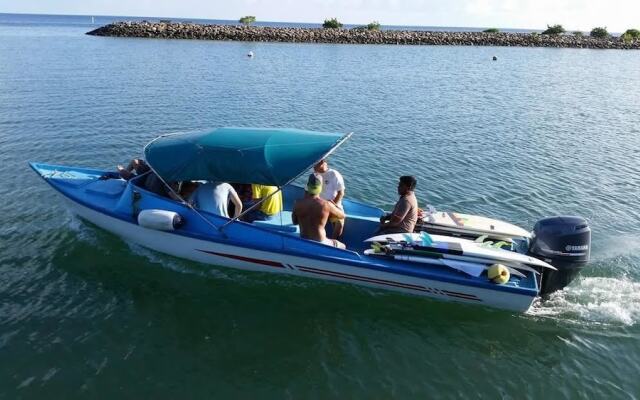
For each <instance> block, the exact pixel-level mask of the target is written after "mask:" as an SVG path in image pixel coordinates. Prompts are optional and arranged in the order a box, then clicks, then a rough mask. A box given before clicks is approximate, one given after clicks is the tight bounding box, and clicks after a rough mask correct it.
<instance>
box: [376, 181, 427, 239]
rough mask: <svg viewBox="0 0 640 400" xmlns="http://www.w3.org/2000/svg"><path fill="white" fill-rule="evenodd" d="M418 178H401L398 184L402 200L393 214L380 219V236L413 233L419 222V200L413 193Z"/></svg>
mask: <svg viewBox="0 0 640 400" xmlns="http://www.w3.org/2000/svg"><path fill="white" fill-rule="evenodd" d="M416 183H417V182H416V178H414V177H413V176H401V177H400V181H399V182H398V194H399V195H400V199H399V200H398V202H397V203H396V206H395V207H394V208H393V212H391V214H386V215H384V216H382V217H380V227H379V228H378V231H377V233H378V234H391V233H412V232H413V229H414V228H415V227H416V222H418V200H417V199H416V195H415V193H414V192H413V191H414V189H415V187H416Z"/></svg>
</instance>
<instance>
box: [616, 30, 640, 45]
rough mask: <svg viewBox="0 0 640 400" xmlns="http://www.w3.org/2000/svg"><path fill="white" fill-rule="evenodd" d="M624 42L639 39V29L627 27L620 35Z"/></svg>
mask: <svg viewBox="0 0 640 400" xmlns="http://www.w3.org/2000/svg"><path fill="white" fill-rule="evenodd" d="M620 37H621V38H622V40H623V41H624V42H625V43H629V42H633V41H635V40H638V39H640V31H639V30H637V29H627V30H626V31H625V32H624V33H623V34H622V35H621V36H620Z"/></svg>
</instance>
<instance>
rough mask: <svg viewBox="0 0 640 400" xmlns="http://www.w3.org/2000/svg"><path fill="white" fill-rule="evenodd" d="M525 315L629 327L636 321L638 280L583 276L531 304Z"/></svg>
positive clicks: (639, 313) (639, 298)
mask: <svg viewBox="0 0 640 400" xmlns="http://www.w3.org/2000/svg"><path fill="white" fill-rule="evenodd" d="M528 314H530V315H533V316H537V317H551V318H562V319H563V320H572V319H574V320H577V321H576V322H585V321H587V322H593V323H601V324H607V325H609V324H615V325H619V324H621V325H627V326H632V325H635V324H637V323H638V321H640V282H634V281H632V280H630V279H628V278H626V277H622V278H604V277H585V278H582V279H580V280H578V281H577V282H575V283H574V284H573V285H570V286H568V287H566V288H565V289H564V290H561V291H558V292H555V293H553V294H552V295H551V296H550V297H549V298H548V299H547V300H545V301H542V302H539V303H537V304H535V305H534V307H532V308H531V309H530V310H529V311H528Z"/></svg>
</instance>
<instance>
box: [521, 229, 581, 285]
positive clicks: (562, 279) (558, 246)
mask: <svg viewBox="0 0 640 400" xmlns="http://www.w3.org/2000/svg"><path fill="white" fill-rule="evenodd" d="M590 252H591V229H590V228H589V224H588V223H587V221H586V220H585V219H584V218H581V217H551V218H545V219H541V220H540V221H538V222H537V223H536V225H535V226H534V228H533V232H532V237H531V242H530V244H529V254H530V255H531V256H533V257H536V258H539V259H541V260H544V261H546V262H548V263H549V264H551V265H553V266H554V267H556V268H557V269H558V270H557V271H554V270H551V269H548V268H545V269H544V271H542V284H541V286H540V295H545V294H549V293H553V292H555V291H556V290H560V289H562V288H564V287H565V286H567V285H568V284H569V283H571V281H572V280H573V279H574V278H575V277H576V275H577V274H578V273H579V272H580V270H581V269H582V268H583V267H584V266H585V265H586V264H587V262H589V254H590Z"/></svg>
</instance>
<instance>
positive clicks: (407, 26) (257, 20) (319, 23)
mask: <svg viewBox="0 0 640 400" xmlns="http://www.w3.org/2000/svg"><path fill="white" fill-rule="evenodd" d="M2 14H5V15H46V16H53V17H117V18H154V19H167V20H170V19H171V18H175V19H186V20H200V21H207V20H209V21H237V20H234V19H218V18H200V17H199V18H193V17H167V16H162V17H159V16H152V15H105V14H49V13H43V14H36V13H14V12H0V15H2ZM327 18H335V17H327ZM238 19H240V17H239V18H238ZM255 22H267V23H284V24H308V25H322V22H299V21H267V20H259V19H256V21H255ZM369 22H373V21H369ZM378 22H379V21H378ZM238 23H239V22H238ZM341 23H342V24H343V25H350V26H361V25H366V24H367V23H347V22H341ZM380 26H383V27H384V26H391V27H406V28H465V29H489V28H497V29H508V30H514V31H532V32H535V31H542V30H544V29H546V27H545V28H540V29H537V28H508V27H496V26H485V27H482V26H448V25H447V26H445V25H393V24H383V23H380ZM566 30H567V32H573V31H578V29H566ZM582 32H585V31H582Z"/></svg>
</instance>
